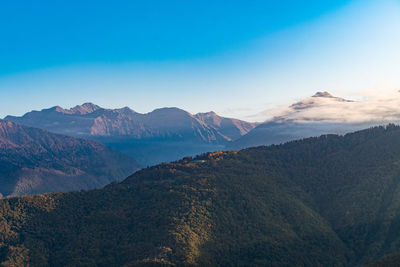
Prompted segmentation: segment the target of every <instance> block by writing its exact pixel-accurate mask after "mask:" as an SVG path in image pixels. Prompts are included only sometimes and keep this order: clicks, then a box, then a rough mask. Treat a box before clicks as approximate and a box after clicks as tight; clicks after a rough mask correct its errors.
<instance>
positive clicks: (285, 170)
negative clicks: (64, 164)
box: [0, 125, 400, 266]
mask: <svg viewBox="0 0 400 267" xmlns="http://www.w3.org/2000/svg"><path fill="white" fill-rule="evenodd" d="M399 222H400V127H396V126H393V125H389V126H387V127H377V128H372V129H368V130H364V131H360V132H356V133H352V134H347V135H345V136H337V135H325V136H321V137H318V138H309V139H305V140H301V141H293V142H289V143H286V144H284V145H277V146H270V147H257V148H251V149H246V150H242V151H239V152H235V151H230V152H215V153H207V154H205V155H202V156H199V157H197V158H194V159H192V158H185V159H183V160H180V161H179V162H174V163H168V164H161V165H158V166H154V167H151V168H146V169H142V170H140V171H138V172H136V173H135V174H134V175H132V176H130V177H128V178H127V179H126V180H124V181H123V182H121V183H114V184H111V185H109V186H107V187H105V188H104V189H100V190H91V191H86V192H74V193H57V194H45V195H38V196H32V197H23V198H13V199H6V200H1V201H0V227H1V229H2V230H1V231H0V252H1V253H0V265H4V266H28V265H29V266H363V265H364V264H368V263H371V262H374V261H376V260H377V259H380V258H382V257H383V256H384V255H387V254H391V253H396V252H398V251H400V231H399V225H400V224H399ZM398 259H399V258H398V254H394V255H392V256H388V257H385V258H384V259H383V260H382V261H378V262H376V263H374V264H373V265H372V266H390V265H384V264H387V263H389V264H392V266H396V265H393V264H397V263H398ZM380 263H383V264H380Z"/></svg>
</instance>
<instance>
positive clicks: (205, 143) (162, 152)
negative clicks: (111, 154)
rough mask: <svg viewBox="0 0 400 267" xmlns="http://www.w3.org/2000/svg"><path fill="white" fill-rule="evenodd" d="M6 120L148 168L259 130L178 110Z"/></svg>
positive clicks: (55, 112)
mask: <svg viewBox="0 0 400 267" xmlns="http://www.w3.org/2000/svg"><path fill="white" fill-rule="evenodd" d="M6 119H7V120H10V121H14V122H17V123H20V124H23V125H27V126H31V127H38V128H42V129H45V130H48V131H50V132H54V133H61V134H66V135H70V136H75V137H84V138H89V139H93V140H97V141H100V142H102V143H104V144H106V145H108V146H110V147H111V148H113V149H116V150H119V151H121V152H124V153H126V154H128V155H129V156H131V157H132V158H134V159H137V160H138V161H139V162H140V163H141V164H143V165H153V164H156V163H160V162H163V161H165V162H166V161H172V160H176V159H179V158H181V157H183V156H186V155H193V154H199V153H202V152H206V151H212V150H216V149H222V148H223V146H224V145H225V144H226V143H227V142H229V141H231V140H233V139H237V138H238V137H240V136H242V135H243V134H245V133H247V132H248V131H249V130H251V129H252V128H254V126H255V125H254V124H252V123H247V122H244V121H240V120H235V119H228V118H223V117H219V116H217V115H216V114H213V115H212V116H209V115H207V114H205V113H204V114H197V115H192V114H190V113H188V112H186V111H184V110H181V109H178V108H162V109H156V110H154V111H152V112H150V113H146V114H140V113H137V112H135V111H133V110H131V109H129V108H127V107H126V108H122V109H104V108H101V107H99V106H97V105H94V104H91V103H85V104H83V105H81V106H76V107H74V108H72V109H63V108H61V107H53V108H50V109H44V110H42V111H32V112H29V113H27V114H25V115H24V116H22V117H14V116H7V117H6Z"/></svg>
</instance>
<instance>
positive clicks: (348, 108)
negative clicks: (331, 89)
mask: <svg viewBox="0 0 400 267" xmlns="http://www.w3.org/2000/svg"><path fill="white" fill-rule="evenodd" d="M366 104H367V103H361V102H356V101H351V100H346V99H344V98H340V97H335V96H332V95H331V94H329V93H328V92H317V93H316V94H315V95H313V96H312V97H308V98H305V99H303V100H301V101H299V102H297V103H294V104H293V105H291V106H289V107H288V108H286V109H284V110H281V111H280V112H279V114H277V115H276V116H274V117H273V118H272V119H270V120H267V121H266V122H264V123H262V124H259V125H258V126H257V127H255V128H254V129H252V130H251V131H249V132H248V133H247V134H246V135H244V136H242V137H240V138H238V139H236V140H234V141H233V142H232V143H230V144H229V145H228V148H230V149H241V148H246V147H253V146H259V145H271V144H280V143H284V142H287V141H291V140H296V139H301V138H307V137H312V136H319V135H322V134H345V133H348V132H353V131H358V130H361V129H365V128H368V127H372V126H377V125H381V124H387V123H389V122H393V123H396V122H398V121H400V117H399V118H397V117H398V116H399V115H400V113H399V114H389V112H388V110H383V111H384V113H383V111H382V110H381V108H380V110H378V111H376V112H374V109H373V108H374V107H371V108H370V109H367V108H366V107H365V106H366ZM389 115H390V116H389Z"/></svg>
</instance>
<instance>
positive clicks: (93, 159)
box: [0, 120, 139, 196]
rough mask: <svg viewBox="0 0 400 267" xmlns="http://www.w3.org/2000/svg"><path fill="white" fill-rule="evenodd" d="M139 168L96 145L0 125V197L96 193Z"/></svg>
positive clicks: (122, 156)
mask: <svg viewBox="0 0 400 267" xmlns="http://www.w3.org/2000/svg"><path fill="white" fill-rule="evenodd" d="M138 168H139V164H137V163H136V162H135V161H134V160H133V159H131V158H129V157H127V156H125V155H123V154H122V153H119V152H116V151H113V150H111V149H109V148H108V147H106V146H104V145H103V144H101V143H99V142H95V141H90V140H84V139H78V138H73V137H69V136H65V135H59V134H53V133H50V132H47V131H45V130H41V129H37V128H31V127H26V126H22V125H18V124H16V123H13V122H10V121H1V120H0V193H1V194H2V195H4V196H9V195H12V196H15V195H24V194H36V193H44V192H58V191H71V190H81V189H91V188H100V187H103V186H105V185H106V184H108V183H110V182H111V181H115V180H122V179H124V178H125V177H126V176H127V175H129V174H131V173H132V172H133V171H135V170H137V169H138Z"/></svg>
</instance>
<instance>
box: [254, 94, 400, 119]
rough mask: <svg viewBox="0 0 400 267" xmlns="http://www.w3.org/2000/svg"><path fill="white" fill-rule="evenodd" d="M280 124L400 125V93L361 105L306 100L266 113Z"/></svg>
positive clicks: (331, 99) (326, 98)
mask: <svg viewBox="0 0 400 267" xmlns="http://www.w3.org/2000/svg"><path fill="white" fill-rule="evenodd" d="M262 114H263V115H264V116H265V117H269V118H270V119H269V120H273V121H279V122H286V121H290V122H297V123H310V122H327V123H389V122H398V121H400V93H399V92H396V93H395V94H391V95H387V96H380V95H379V93H376V94H375V96H371V95H369V97H368V98H366V99H365V100H361V101H349V100H345V99H343V98H338V97H333V96H319V97H318V96H313V97H308V98H305V99H303V100H301V101H299V102H297V103H295V104H293V105H291V106H289V107H285V108H277V109H274V110H268V111H265V112H263V113H262ZM265 117H264V118H265Z"/></svg>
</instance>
